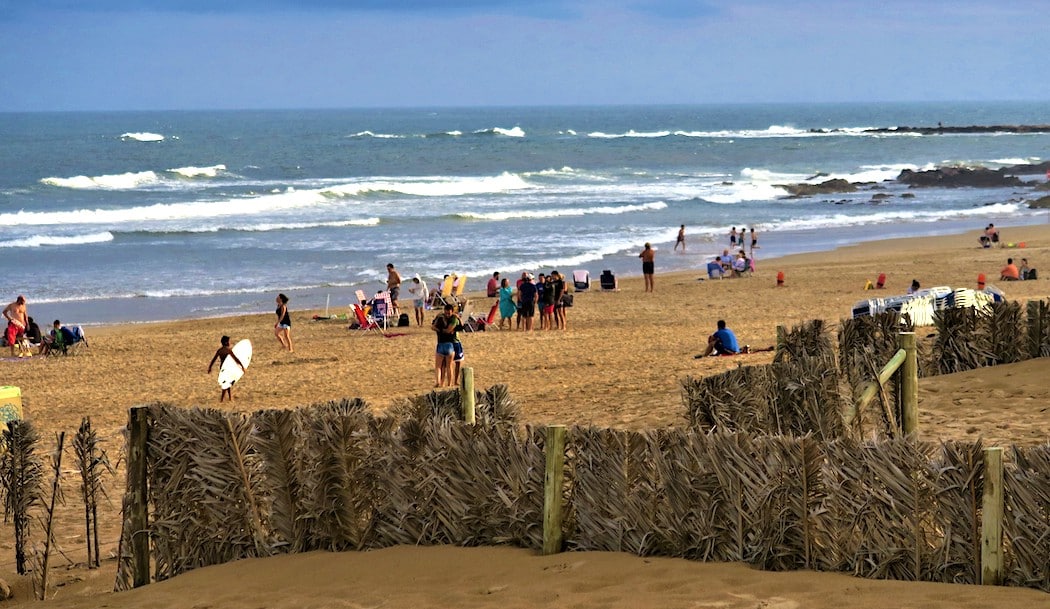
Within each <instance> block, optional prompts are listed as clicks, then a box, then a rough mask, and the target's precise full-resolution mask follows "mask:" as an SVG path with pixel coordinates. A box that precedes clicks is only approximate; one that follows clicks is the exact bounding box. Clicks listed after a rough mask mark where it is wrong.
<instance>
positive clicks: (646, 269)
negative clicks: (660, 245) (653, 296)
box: [638, 243, 656, 292]
mask: <svg viewBox="0 0 1050 609" xmlns="http://www.w3.org/2000/svg"><path fill="white" fill-rule="evenodd" d="M638 257H639V258H641V259H642V275H643V276H644V277H645V291H646V292H652V291H653V273H654V272H655V269H656V250H654V249H653V246H652V245H651V244H649V243H646V244H645V249H643V250H642V253H641V254H638Z"/></svg>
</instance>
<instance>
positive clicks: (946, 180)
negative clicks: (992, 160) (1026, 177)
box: [897, 167, 1024, 188]
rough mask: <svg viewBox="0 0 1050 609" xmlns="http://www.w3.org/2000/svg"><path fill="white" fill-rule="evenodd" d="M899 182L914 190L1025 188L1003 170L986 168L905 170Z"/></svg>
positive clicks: (1022, 183)
mask: <svg viewBox="0 0 1050 609" xmlns="http://www.w3.org/2000/svg"><path fill="white" fill-rule="evenodd" d="M897 181H898V182H903V183H905V184H907V185H908V186H911V187H913V188H916V187H930V186H937V187H940V188H961V187H966V186H969V187H977V188H993V187H997V186H1023V185H1024V182H1022V181H1021V179H1020V178H1018V177H1016V176H1013V175H1009V174H1007V173H1006V172H1004V171H1003V170H1001V169H1000V170H994V169H988V168H985V167H976V168H969V167H938V168H937V169H931V170H930V171H912V170H911V169H905V170H903V171H901V172H900V175H898V176H897Z"/></svg>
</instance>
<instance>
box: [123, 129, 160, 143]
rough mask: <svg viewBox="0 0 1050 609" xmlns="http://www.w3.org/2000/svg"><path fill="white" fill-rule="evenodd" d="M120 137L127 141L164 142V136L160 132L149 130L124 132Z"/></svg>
mask: <svg viewBox="0 0 1050 609" xmlns="http://www.w3.org/2000/svg"><path fill="white" fill-rule="evenodd" d="M120 139H122V140H124V141H127V140H132V141H135V142H162V141H164V136H163V135H161V134H159V133H149V132H148V131H142V132H136V133H122V134H121V135H120Z"/></svg>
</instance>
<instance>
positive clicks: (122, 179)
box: [40, 171, 161, 190]
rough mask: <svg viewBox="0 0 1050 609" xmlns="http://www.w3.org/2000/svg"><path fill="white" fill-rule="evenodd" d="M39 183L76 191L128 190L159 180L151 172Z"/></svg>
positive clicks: (60, 179)
mask: <svg viewBox="0 0 1050 609" xmlns="http://www.w3.org/2000/svg"><path fill="white" fill-rule="evenodd" d="M40 182H41V183H43V184H47V185H49V186H57V187H59V188H73V189H77V190H129V189H132V188H139V187H142V186H149V185H153V184H159V183H160V182H161V179H160V177H159V176H157V174H156V173H155V172H153V171H139V172H137V173H121V174H115V175H101V176H73V177H71V178H56V177H51V178H44V179H42V180H40Z"/></svg>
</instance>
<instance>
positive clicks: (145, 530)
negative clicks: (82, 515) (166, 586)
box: [128, 406, 150, 588]
mask: <svg viewBox="0 0 1050 609" xmlns="http://www.w3.org/2000/svg"><path fill="white" fill-rule="evenodd" d="M148 433H149V408H148V407H146V406H136V407H135V408H132V409H131V412H130V414H129V417H128V486H129V487H130V488H131V504H130V505H129V506H128V509H129V510H130V513H129V514H128V526H129V527H130V528H131V577H132V582H131V585H132V586H133V587H135V588H138V587H140V586H145V585H146V584H148V583H149V580H150V573H149V512H148V507H147V506H148V501H149V491H148V486H147V484H148V482H147V479H146V438H147V435H148Z"/></svg>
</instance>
